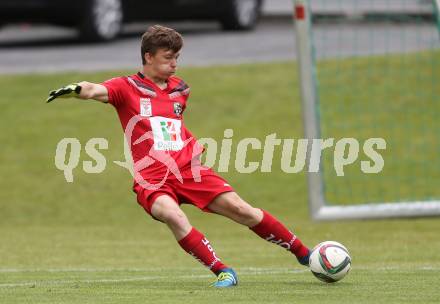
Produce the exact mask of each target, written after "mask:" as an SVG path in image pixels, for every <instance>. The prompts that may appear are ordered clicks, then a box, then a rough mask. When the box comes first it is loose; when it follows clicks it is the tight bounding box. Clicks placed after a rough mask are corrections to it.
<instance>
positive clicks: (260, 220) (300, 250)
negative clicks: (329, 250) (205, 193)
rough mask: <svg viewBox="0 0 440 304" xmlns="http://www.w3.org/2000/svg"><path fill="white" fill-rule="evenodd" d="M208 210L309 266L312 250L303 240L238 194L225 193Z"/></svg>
mask: <svg viewBox="0 0 440 304" xmlns="http://www.w3.org/2000/svg"><path fill="white" fill-rule="evenodd" d="M208 209H209V210H211V211H212V212H214V213H217V214H220V215H223V216H226V217H228V218H230V219H232V220H233V221H235V222H237V223H240V224H242V225H245V226H247V227H249V229H250V230H252V231H253V232H255V233H256V234H257V235H258V236H260V237H261V238H263V239H265V240H266V241H268V242H271V243H274V244H277V245H279V246H281V247H283V248H285V249H287V250H288V251H290V252H291V253H293V254H294V255H295V256H296V258H297V259H298V261H299V262H300V263H301V264H303V265H308V259H309V252H310V250H309V249H308V248H307V247H306V246H304V245H303V243H302V242H301V240H300V239H299V238H298V237H297V236H296V235H295V234H293V233H292V232H291V231H289V230H288V229H287V228H286V226H284V225H283V224H282V223H281V222H280V221H279V220H278V219H276V218H275V217H274V216H272V215H271V214H270V213H268V212H267V211H265V210H262V209H258V208H254V207H252V206H251V205H249V204H248V203H247V202H245V201H244V200H243V199H241V198H240V196H238V194H237V193H235V192H225V193H222V194H220V195H218V196H217V197H216V198H215V199H214V200H213V201H212V202H211V203H210V204H209V205H208Z"/></svg>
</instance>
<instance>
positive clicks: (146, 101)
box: [139, 98, 153, 117]
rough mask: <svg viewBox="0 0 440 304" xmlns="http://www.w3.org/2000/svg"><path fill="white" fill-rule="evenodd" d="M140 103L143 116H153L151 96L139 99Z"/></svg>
mask: <svg viewBox="0 0 440 304" xmlns="http://www.w3.org/2000/svg"><path fill="white" fill-rule="evenodd" d="M139 104H140V114H141V116H143V117H151V116H153V109H152V107H151V100H150V98H141V99H140V101H139Z"/></svg>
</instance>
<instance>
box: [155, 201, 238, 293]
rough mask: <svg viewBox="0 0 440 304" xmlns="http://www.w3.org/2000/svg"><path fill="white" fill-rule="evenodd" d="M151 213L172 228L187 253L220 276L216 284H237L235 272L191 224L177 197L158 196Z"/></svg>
mask: <svg viewBox="0 0 440 304" xmlns="http://www.w3.org/2000/svg"><path fill="white" fill-rule="evenodd" d="M151 215H152V216H154V217H155V218H156V219H158V220H159V221H161V222H164V223H165V224H166V225H167V226H168V227H169V228H170V230H171V231H172V233H173V234H174V236H175V238H176V240H177V241H178V243H179V245H180V246H181V247H182V248H183V249H184V250H185V251H186V252H187V253H189V254H190V255H192V256H193V257H194V258H195V259H196V260H198V261H199V262H200V263H202V264H203V265H205V266H206V267H208V268H209V269H210V270H211V271H212V272H213V273H214V274H215V275H217V276H218V280H217V281H216V282H215V283H214V286H216V287H230V286H234V285H237V278H236V275H235V273H234V272H233V271H232V269H230V268H229V267H228V266H226V265H225V264H223V263H222V262H221V261H220V259H219V258H218V257H217V255H216V253H215V251H214V249H213V248H212V246H211V244H210V243H209V241H208V239H207V238H206V237H205V236H204V235H203V234H202V233H201V232H199V231H198V230H197V229H195V228H194V227H192V226H191V224H190V222H189V220H188V218H187V216H186V214H185V213H184V212H183V211H182V209H181V208H180V207H179V205H178V204H177V202H176V201H175V199H173V198H172V197H171V196H169V195H167V194H163V195H160V196H157V197H156V198H155V200H154V202H153V205H152V207H151Z"/></svg>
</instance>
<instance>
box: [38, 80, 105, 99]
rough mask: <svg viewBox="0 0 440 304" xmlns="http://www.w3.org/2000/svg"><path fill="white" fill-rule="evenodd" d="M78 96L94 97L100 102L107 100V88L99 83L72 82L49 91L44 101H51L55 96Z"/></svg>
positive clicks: (83, 97) (80, 97) (82, 97)
mask: <svg viewBox="0 0 440 304" xmlns="http://www.w3.org/2000/svg"><path fill="white" fill-rule="evenodd" d="M71 97H73V98H78V99H94V100H97V101H101V102H108V91H107V88H106V87H105V86H103V85H101V84H97V83H92V82H87V81H82V82H79V83H72V84H69V85H66V86H64V87H62V88H59V89H57V90H53V91H50V92H49V97H47V99H46V102H51V101H52V100H54V99H55V98H71Z"/></svg>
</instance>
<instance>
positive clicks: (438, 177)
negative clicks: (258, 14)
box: [294, 0, 440, 220]
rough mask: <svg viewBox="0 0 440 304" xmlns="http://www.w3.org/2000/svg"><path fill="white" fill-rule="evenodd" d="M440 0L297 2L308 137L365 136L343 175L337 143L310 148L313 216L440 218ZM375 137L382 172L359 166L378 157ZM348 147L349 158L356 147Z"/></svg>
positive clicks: (325, 218)
mask: <svg viewBox="0 0 440 304" xmlns="http://www.w3.org/2000/svg"><path fill="white" fill-rule="evenodd" d="M439 2H440V1H439V0H434V1H423V0H422V1H420V0H362V1H356V0H321V1H320V0H310V1H307V0H295V1H294V5H295V30H296V45H297V59H298V67H299V71H300V84H301V98H302V103H303V115H304V130H305V134H306V138H309V139H314V138H315V139H316V138H321V139H328V138H334V143H336V142H338V141H339V140H341V139H344V138H350V139H355V140H356V142H358V143H359V146H358V149H359V151H358V157H357V158H356V159H355V160H353V159H352V160H350V161H347V165H345V166H344V167H343V175H342V174H341V171H340V170H339V171H338V170H336V165H335V164H337V163H338V161H340V160H339V159H337V158H338V157H339V158H340V155H339V156H338V157H337V156H336V154H337V153H336V150H337V149H335V144H334V145H333V147H332V148H327V149H323V150H322V153H318V152H319V151H315V150H312V149H311V148H310V146H309V151H308V157H309V159H310V158H313V157H318V158H319V160H320V170H319V171H318V172H309V173H308V184H309V204H310V210H311V214H312V217H313V218H314V219H317V220H327V219H328V220H331V219H344V218H346V219H352V218H381V217H411V216H434V215H440V85H439V83H438V80H439V79H440V39H439V37H440V35H439V25H440V23H439V22H438V20H439V18H438V8H439V6H438V5H439ZM370 138H374V139H377V138H381V139H383V140H384V141H385V143H386V148H385V149H382V150H379V147H378V146H376V147H374V148H375V150H376V152H377V153H378V154H380V156H381V158H382V160H383V167H382V168H381V170H380V171H379V172H375V173H365V172H363V170H362V164H361V163H362V162H365V161H369V162H370V163H373V161H372V159H371V158H369V157H368V153H366V151H364V149H365V143H366V141H367V140H368V139H370ZM351 148H352V147H351ZM382 148H383V147H382ZM355 150H356V149H355ZM343 151H344V153H345V154H344V155H343V158H345V159H349V158H350V157H349V155H350V146H349V145H346V146H345V148H344V150H343ZM352 152H353V151H352ZM355 152H356V151H355Z"/></svg>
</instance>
